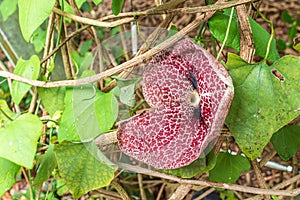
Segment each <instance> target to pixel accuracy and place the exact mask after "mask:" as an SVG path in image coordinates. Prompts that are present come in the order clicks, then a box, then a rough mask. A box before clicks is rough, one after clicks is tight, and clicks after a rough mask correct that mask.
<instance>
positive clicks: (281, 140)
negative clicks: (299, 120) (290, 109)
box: [271, 125, 300, 161]
mask: <svg viewBox="0 0 300 200" xmlns="http://www.w3.org/2000/svg"><path fill="white" fill-rule="evenodd" d="M271 142H272V144H273V145H274V148H275V150H276V151H277V153H278V155H279V156H280V157H281V158H282V159H283V160H285V161H287V160H289V159H290V158H292V157H293V155H294V154H295V153H296V152H297V150H298V149H299V146H300V127H299V126H296V125H293V126H285V127H283V128H281V129H280V130H279V131H277V132H276V133H275V134H274V135H273V137H272V138H271Z"/></svg>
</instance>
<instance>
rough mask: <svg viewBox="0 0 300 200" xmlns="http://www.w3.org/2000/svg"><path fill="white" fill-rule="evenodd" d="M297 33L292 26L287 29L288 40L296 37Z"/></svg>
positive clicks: (295, 28)
mask: <svg viewBox="0 0 300 200" xmlns="http://www.w3.org/2000/svg"><path fill="white" fill-rule="evenodd" d="M297 33H298V30H297V27H296V26H292V27H291V28H289V31H288V37H289V39H291V40H292V39H293V38H294V37H295V36H296V34H297Z"/></svg>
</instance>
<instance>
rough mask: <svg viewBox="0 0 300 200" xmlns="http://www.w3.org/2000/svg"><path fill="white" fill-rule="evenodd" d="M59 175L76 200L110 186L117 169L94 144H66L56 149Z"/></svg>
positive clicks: (57, 146)
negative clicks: (95, 190) (90, 192)
mask: <svg viewBox="0 0 300 200" xmlns="http://www.w3.org/2000/svg"><path fill="white" fill-rule="evenodd" d="M54 152H55V155H56V159H57V163H58V169H59V174H60V175H61V177H62V178H63V179H64V180H65V182H66V185H67V187H68V189H69V190H70V191H71V193H72V194H73V195H74V197H75V198H79V197H80V196H82V195H83V194H85V193H87V192H89V191H91V190H94V189H97V188H100V187H104V186H107V185H109V184H110V182H111V180H112V179H113V178H114V172H115V171H116V169H117V166H115V165H114V164H113V163H111V162H110V161H109V160H108V159H107V158H106V157H105V156H104V155H103V154H102V152H100V151H99V150H98V148H97V146H96V145H95V144H94V143H85V144H72V143H67V142H64V143H62V144H59V145H56V146H55V148H54Z"/></svg>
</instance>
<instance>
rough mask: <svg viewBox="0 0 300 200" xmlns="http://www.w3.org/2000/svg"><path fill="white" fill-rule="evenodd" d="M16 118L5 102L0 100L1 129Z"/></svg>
mask: <svg viewBox="0 0 300 200" xmlns="http://www.w3.org/2000/svg"><path fill="white" fill-rule="evenodd" d="M15 117H16V114H15V113H14V112H12V111H11V110H10V108H9V107H8V105H7V103H6V101H5V100H2V99H0V128H1V127H5V126H7V125H8V124H9V123H11V120H13V119H14V118H15Z"/></svg>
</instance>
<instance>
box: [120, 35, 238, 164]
mask: <svg viewBox="0 0 300 200" xmlns="http://www.w3.org/2000/svg"><path fill="white" fill-rule="evenodd" d="M143 93H144V97H145V100H146V101H147V103H148V104H149V105H150V106H151V107H152V108H153V109H152V110H149V111H146V112H143V113H142V114H140V115H136V116H134V117H132V118H130V119H127V120H125V121H122V122H120V125H119V129H118V132H117V136H118V141H119V146H120V148H121V150H122V151H123V152H124V153H125V154H127V155H129V156H132V157H133V158H135V159H137V160H139V161H142V162H144V163H147V164H149V165H151V166H153V167H155V168H158V169H173V168H179V167H182V166H185V165H188V164H190V163H191V162H192V161H194V160H195V159H197V158H198V157H199V156H200V154H201V153H202V152H203V151H204V149H205V148H206V147H207V146H208V144H209V143H210V142H212V141H214V140H215V139H216V138H217V137H218V135H219V134H220V130H221V128H222V126H223V123H224V120H225V117H226V115H227V112H228V108H229V106H230V103H231V100H232V98H233V85H232V80H231V78H230V76H229V75H228V73H227V71H226V70H225V69H224V67H223V66H222V65H221V64H220V63H218V62H217V61H216V59H215V58H214V57H213V56H212V55H210V54H209V53H207V52H206V51H205V50H204V49H203V48H201V47H199V46H198V45H195V44H194V43H193V42H191V41H190V40H189V39H183V40H181V41H179V42H177V43H176V44H175V45H174V47H173V48H169V49H167V50H164V51H162V52H161V53H159V54H158V55H156V56H155V57H154V58H153V59H152V60H151V62H150V63H149V64H148V65H147V66H146V68H145V71H144V73H143Z"/></svg>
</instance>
